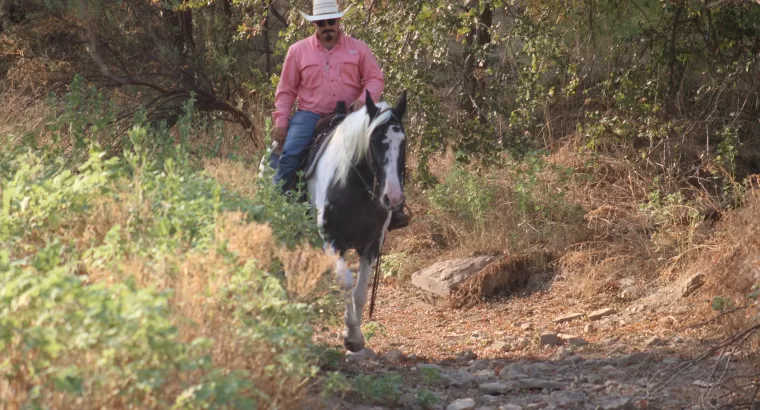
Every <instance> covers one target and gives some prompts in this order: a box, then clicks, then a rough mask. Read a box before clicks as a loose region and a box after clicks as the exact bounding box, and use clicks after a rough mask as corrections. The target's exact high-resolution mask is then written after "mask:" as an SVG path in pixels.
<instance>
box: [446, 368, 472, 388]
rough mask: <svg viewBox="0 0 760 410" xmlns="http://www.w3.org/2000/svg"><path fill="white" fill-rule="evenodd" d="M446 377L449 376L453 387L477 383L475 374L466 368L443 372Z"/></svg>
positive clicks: (450, 384)
mask: <svg viewBox="0 0 760 410" xmlns="http://www.w3.org/2000/svg"><path fill="white" fill-rule="evenodd" d="M441 375H442V376H443V377H444V378H448V381H449V386H452V387H470V386H474V385H475V376H473V375H472V374H470V373H468V372H467V371H466V370H457V371H455V372H452V373H442V374H441Z"/></svg>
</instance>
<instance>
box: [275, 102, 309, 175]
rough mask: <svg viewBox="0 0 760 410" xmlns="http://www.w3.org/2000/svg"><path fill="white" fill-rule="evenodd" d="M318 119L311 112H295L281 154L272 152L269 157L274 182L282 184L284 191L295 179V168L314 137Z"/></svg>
mask: <svg viewBox="0 0 760 410" xmlns="http://www.w3.org/2000/svg"><path fill="white" fill-rule="evenodd" d="M319 117H320V115H319V114H317V113H314V112H311V111H302V110H298V111H296V113H295V114H293V117H292V118H291V119H290V122H289V124H288V136H287V137H286V138H285V145H284V146H283V147H282V154H281V155H280V156H279V157H278V156H277V154H276V153H274V152H273V153H272V155H270V157H269V165H270V166H271V167H272V168H274V169H276V170H277V173H276V174H275V176H274V182H275V183H276V184H277V183H280V182H282V183H283V187H284V189H286V188H287V186H288V185H290V182H291V181H292V180H293V178H295V175H296V168H298V164H300V163H301V161H302V160H303V158H304V156H305V155H306V152H305V151H306V148H307V147H308V146H309V144H310V143H311V140H312V137H313V136H314V130H315V129H316V128H317V121H319Z"/></svg>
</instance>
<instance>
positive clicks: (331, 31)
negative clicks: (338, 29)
mask: <svg viewBox="0 0 760 410" xmlns="http://www.w3.org/2000/svg"><path fill="white" fill-rule="evenodd" d="M329 33H335V30H325V31H323V32H322V34H329Z"/></svg>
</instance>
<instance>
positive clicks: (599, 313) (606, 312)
mask: <svg viewBox="0 0 760 410" xmlns="http://www.w3.org/2000/svg"><path fill="white" fill-rule="evenodd" d="M615 313H617V312H616V311H615V309H611V308H604V309H599V310H595V311H593V312H591V313H589V314H588V320H599V319H601V318H603V317H607V316H611V315H614V314H615Z"/></svg>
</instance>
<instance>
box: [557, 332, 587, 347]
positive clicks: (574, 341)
mask: <svg viewBox="0 0 760 410" xmlns="http://www.w3.org/2000/svg"><path fill="white" fill-rule="evenodd" d="M557 336H559V338H560V339H562V340H564V341H565V342H567V344H569V345H571V346H583V345H587V344H588V342H587V341H586V340H585V339H583V338H582V337H578V336H575V335H566V334H563V333H560V334H558V335H557Z"/></svg>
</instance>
